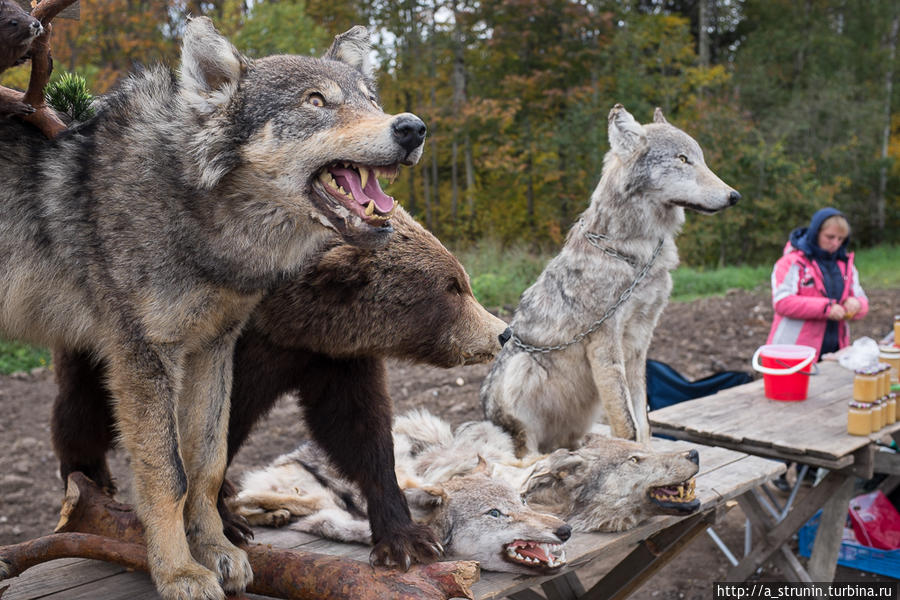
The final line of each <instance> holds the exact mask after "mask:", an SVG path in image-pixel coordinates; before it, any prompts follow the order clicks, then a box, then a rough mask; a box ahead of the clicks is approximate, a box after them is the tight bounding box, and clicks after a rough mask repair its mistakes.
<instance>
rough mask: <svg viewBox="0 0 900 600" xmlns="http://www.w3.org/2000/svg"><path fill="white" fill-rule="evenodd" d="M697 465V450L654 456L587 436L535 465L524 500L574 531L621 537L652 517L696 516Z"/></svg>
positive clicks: (635, 445)
mask: <svg viewBox="0 0 900 600" xmlns="http://www.w3.org/2000/svg"><path fill="white" fill-rule="evenodd" d="M699 463H700V459H699V455H698V454H697V451H696V450H689V451H686V452H655V451H651V450H648V449H647V447H646V446H644V445H642V444H638V443H636V442H631V441H628V440H623V439H618V438H607V437H602V436H590V437H589V440H588V441H587V443H586V444H585V445H584V446H582V447H581V448H578V449H577V450H574V451H570V450H566V449H559V450H556V451H555V452H553V453H551V454H550V455H548V456H546V457H545V458H543V459H542V460H540V461H539V462H537V463H535V465H534V471H533V473H532V475H531V476H530V478H529V479H528V480H527V482H526V484H525V489H524V490H523V496H524V497H525V499H526V500H527V501H528V503H529V504H531V505H533V506H534V507H535V508H536V509H538V510H546V511H548V512H552V513H553V514H557V515H560V516H561V517H562V518H564V519H566V521H567V522H569V523H570V524H571V525H572V527H573V528H574V529H575V530H576V531H608V532H613V531H623V530H625V529H629V528H631V527H634V526H635V525H637V524H638V523H640V522H641V521H642V520H644V519H645V518H647V517H650V516H652V515H655V514H677V515H685V514H690V513H693V512H695V511H696V510H697V509H698V508H699V507H700V502H699V500H697V498H696V496H695V495H694V480H693V477H694V476H695V475H696V474H697V471H698V470H699V468H700V467H699Z"/></svg>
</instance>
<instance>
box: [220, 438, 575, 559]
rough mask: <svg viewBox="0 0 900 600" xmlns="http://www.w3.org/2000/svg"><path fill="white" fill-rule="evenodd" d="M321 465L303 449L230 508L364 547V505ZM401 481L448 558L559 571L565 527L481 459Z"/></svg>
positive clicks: (310, 448) (260, 476)
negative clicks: (435, 476) (442, 474)
mask: <svg viewBox="0 0 900 600" xmlns="http://www.w3.org/2000/svg"><path fill="white" fill-rule="evenodd" d="M323 459H324V454H323V453H322V451H321V449H320V448H318V447H317V446H316V445H315V444H314V443H312V442H307V443H304V444H302V445H301V446H300V447H298V448H297V449H296V450H294V451H293V452H291V453H289V454H286V455H284V456H281V457H279V458H277V459H276V460H275V461H274V462H273V463H272V464H271V465H269V466H268V467H265V468H262V469H258V470H255V471H251V472H249V473H247V474H246V475H245V477H244V479H243V483H242V486H241V489H240V491H239V492H238V494H237V496H235V497H234V498H233V499H232V500H231V501H230V502H231V503H232V504H233V506H234V508H235V510H236V511H238V512H239V513H240V514H242V515H244V516H246V517H247V518H248V519H249V520H250V521H251V522H253V523H256V524H261V525H272V526H284V525H286V524H288V523H290V525H289V526H290V527H291V528H292V529H296V530H298V531H305V532H308V533H313V534H315V535H319V536H322V537H326V538H329V539H333V540H338V541H342V542H358V543H364V544H365V543H368V541H369V537H370V531H369V523H368V522H367V521H366V518H365V514H366V503H365V499H364V498H362V497H361V496H360V495H359V493H358V491H357V489H356V488H355V486H353V485H352V484H350V483H349V482H347V481H346V480H344V479H342V478H341V477H340V475H339V474H338V473H337V472H336V471H335V470H334V469H333V468H332V467H331V465H330V464H328V462H327V460H323ZM400 472H401V470H400V469H399V468H398V476H399V474H400ZM402 481H403V487H404V490H405V493H406V496H407V499H408V500H409V504H410V507H411V508H412V510H413V514H414V515H415V518H416V520H417V521H419V522H421V523H423V524H425V525H426V526H428V527H429V528H430V529H431V530H432V531H434V533H435V535H436V536H437V537H438V539H440V540H441V541H442V543H443V545H444V548H445V550H446V552H447V554H448V555H449V556H452V557H454V558H457V559H464V560H477V561H479V563H480V564H481V568H483V569H486V570H489V571H505V572H511V573H532V574H533V573H535V572H552V571H555V570H557V569H559V568H560V567H562V566H563V565H564V564H565V562H566V558H565V551H564V549H563V545H564V544H565V542H566V541H567V540H568V539H569V537H570V536H571V531H572V529H571V527H570V526H569V525H567V524H566V523H565V522H564V521H563V520H562V519H560V518H558V517H556V516H554V515H551V514H547V513H542V512H538V511H536V510H534V509H532V508H531V507H529V506H528V505H527V504H525V503H523V502H522V499H521V496H520V495H519V493H518V492H517V491H516V490H515V489H514V488H513V487H512V486H511V485H509V484H508V483H506V482H505V481H503V480H502V479H497V478H494V477H491V476H490V472H489V466H488V463H487V462H486V461H485V460H484V459H478V460H477V461H476V462H475V464H473V465H467V466H466V467H465V468H464V469H460V471H459V473H458V474H457V475H456V476H449V477H448V478H447V479H443V480H440V481H435V482H433V483H426V482H425V481H424V480H422V479H421V478H406V479H403V480H402ZM293 517H299V518H297V519H295V520H294V521H293V522H291V519H292V518H293Z"/></svg>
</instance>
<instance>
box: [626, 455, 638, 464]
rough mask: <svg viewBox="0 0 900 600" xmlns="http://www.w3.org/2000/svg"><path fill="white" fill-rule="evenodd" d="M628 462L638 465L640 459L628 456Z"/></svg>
mask: <svg viewBox="0 0 900 600" xmlns="http://www.w3.org/2000/svg"><path fill="white" fill-rule="evenodd" d="M628 460H629V461H631V462H632V463H634V464H638V463H639V462H641V457H639V456H629V457H628Z"/></svg>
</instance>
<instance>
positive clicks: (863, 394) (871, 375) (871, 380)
mask: <svg viewBox="0 0 900 600" xmlns="http://www.w3.org/2000/svg"><path fill="white" fill-rule="evenodd" d="M879 379H880V376H879V375H878V373H876V372H875V370H874V369H872V368H871V367H868V368H863V369H856V374H855V375H854V377H853V399H854V400H855V401H857V402H875V399H876V398H877V397H878V388H879V385H878V384H879Z"/></svg>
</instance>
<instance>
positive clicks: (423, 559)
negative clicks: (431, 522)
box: [369, 524, 444, 569]
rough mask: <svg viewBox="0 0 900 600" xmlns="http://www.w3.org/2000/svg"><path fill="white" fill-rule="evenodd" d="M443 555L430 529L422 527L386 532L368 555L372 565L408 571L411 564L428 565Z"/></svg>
mask: <svg viewBox="0 0 900 600" xmlns="http://www.w3.org/2000/svg"><path fill="white" fill-rule="evenodd" d="M443 554H444V548H443V546H441V544H440V543H439V542H438V541H437V540H436V539H435V537H434V534H433V533H432V532H431V530H430V529H428V528H427V527H425V526H423V525H415V524H411V525H407V526H405V527H402V528H400V529H398V530H396V531H391V532H388V533H387V535H385V536H384V538H382V539H381V540H378V541H377V542H376V543H375V548H373V549H372V553H371V554H370V555H369V562H370V563H372V564H373V565H384V566H388V567H392V566H397V567H402V568H404V569H409V566H410V565H411V564H413V563H429V562H433V561H435V560H437V559H438V558H440V557H441V556H442V555H443Z"/></svg>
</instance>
